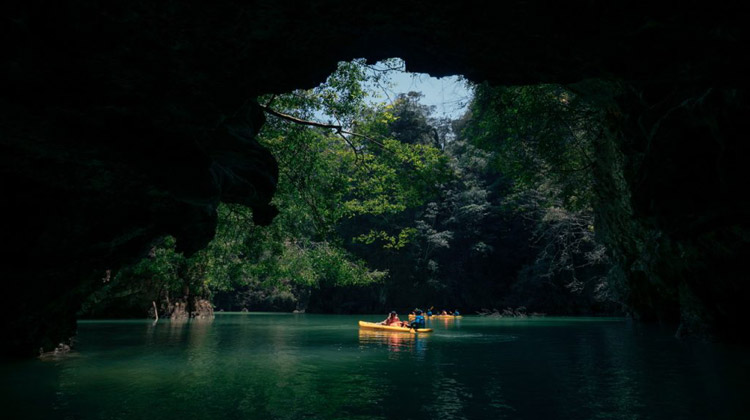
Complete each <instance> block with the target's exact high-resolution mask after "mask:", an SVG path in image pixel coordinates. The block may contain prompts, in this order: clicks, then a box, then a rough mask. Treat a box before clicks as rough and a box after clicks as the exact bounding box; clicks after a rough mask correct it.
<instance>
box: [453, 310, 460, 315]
mask: <svg viewBox="0 0 750 420" xmlns="http://www.w3.org/2000/svg"><path fill="white" fill-rule="evenodd" d="M459 315H461V314H460V313H459V312H458V309H456V310H455V311H453V316H459Z"/></svg>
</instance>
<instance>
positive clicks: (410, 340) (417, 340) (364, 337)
mask: <svg viewBox="0 0 750 420" xmlns="http://www.w3.org/2000/svg"><path fill="white" fill-rule="evenodd" d="M426 339H427V337H426V336H425V335H420V334H407V333H403V332H398V331H379V330H367V329H362V328H360V330H359V344H360V346H365V347H367V346H368V345H379V346H387V348H388V352H389V357H390V358H399V356H400V355H402V354H414V355H416V356H418V357H420V358H423V357H424V353H425V351H426V343H427V341H426Z"/></svg>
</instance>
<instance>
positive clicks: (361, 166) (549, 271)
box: [80, 60, 621, 317]
mask: <svg viewBox="0 0 750 420" xmlns="http://www.w3.org/2000/svg"><path fill="white" fill-rule="evenodd" d="M394 67H395V68H398V67H399V62H398V61H395V60H394V61H391V62H389V63H385V66H384V67H380V68H378V67H375V66H373V65H369V64H367V63H366V62H365V61H364V60H356V61H353V62H348V63H341V64H340V65H339V67H338V69H337V71H336V72H335V73H334V74H332V75H331V76H330V77H329V78H328V80H327V81H326V83H324V84H323V85H321V86H319V87H317V88H315V89H311V90H299V91H295V92H292V93H289V94H284V95H268V96H265V97H261V98H258V102H259V103H260V104H261V106H263V107H264V109H265V110H266V111H267V122H266V124H265V126H264V128H263V130H262V132H261V133H260V135H259V141H260V142H261V143H262V144H263V145H264V146H265V147H267V148H269V149H270V150H271V151H272V152H273V154H274V156H275V157H276V158H277V160H278V162H279V168H280V179H279V185H278V191H277V193H276V196H275V199H274V202H275V205H276V206H277V207H278V208H279V209H280V214H279V215H278V216H277V217H276V219H275V220H274V222H273V224H272V225H271V226H269V227H265V228H261V227H256V226H254V225H253V222H252V214H251V213H250V210H249V209H247V208H244V207H241V206H236V205H222V206H221V207H220V208H219V226H218V229H217V233H216V237H215V239H214V240H213V241H212V242H211V244H210V245H209V247H208V248H206V249H204V250H202V251H199V252H198V253H196V254H194V255H192V256H189V257H187V256H184V255H182V254H180V253H177V252H176V251H175V241H174V239H173V238H171V237H165V238H163V239H162V240H160V241H159V242H157V243H154V244H153V246H152V248H151V249H150V252H149V254H148V256H146V257H145V258H144V259H143V260H141V261H140V262H138V263H137V264H134V265H132V266H130V267H128V268H126V269H124V270H122V271H120V272H119V273H117V274H116V275H115V276H113V277H112V278H105V279H103V282H104V285H103V286H102V287H101V288H100V289H99V290H97V291H95V292H94V293H93V294H92V295H91V296H90V298H89V299H88V301H87V302H86V303H85V305H84V307H83V308H82V310H81V313H80V315H81V316H83V317H128V316H135V317H139V316H145V315H146V314H147V313H148V311H149V310H153V309H152V308H153V307H154V306H156V307H158V310H159V312H160V314H162V316H163V314H167V315H168V314H169V312H170V311H171V309H172V308H173V306H174V303H175V302H184V303H186V304H187V305H194V302H195V300H196V299H206V300H208V301H210V302H212V304H213V305H214V306H215V308H216V309H217V310H227V311H229V310H234V311H236V310H242V309H249V310H282V311H291V310H308V311H315V312H331V313H352V312H379V311H384V310H390V309H391V308H397V309H400V310H404V309H408V308H413V307H415V306H420V307H430V306H434V307H438V308H446V309H453V308H458V309H460V310H462V311H463V312H471V311H477V310H481V309H485V308H486V309H491V308H505V307H513V308H517V307H525V308H526V309H527V310H528V311H529V312H543V313H549V314H598V313H615V312H617V311H619V310H621V305H620V304H619V300H620V295H619V293H618V291H617V289H616V287H613V285H612V284H611V283H610V281H609V279H608V276H607V275H608V272H609V270H610V263H609V261H608V259H607V253H606V250H605V249H604V247H603V246H602V245H601V244H600V243H599V242H598V241H597V239H596V229H595V220H594V216H593V211H592V200H593V198H592V174H591V166H592V160H591V159H592V155H593V153H592V147H594V143H595V139H596V136H597V135H598V133H599V132H600V128H599V126H600V120H601V116H600V112H599V110H597V108H596V107H595V106H592V105H591V104H588V103H585V101H582V100H580V99H579V98H578V97H577V96H576V95H575V94H574V93H573V92H572V91H571V90H569V89H566V88H565V87H563V86H557V85H539V86H523V87H492V86H488V85H476V86H473V87H472V90H473V93H474V96H473V99H472V101H471V104H470V106H469V110H468V111H467V112H466V114H465V115H463V116H462V117H461V118H459V119H457V120H452V121H451V120H448V119H445V118H435V117H433V109H431V108H430V107H428V106H425V105H423V104H422V103H421V102H420V99H421V94H420V93H418V92H410V93H408V94H402V95H399V96H398V97H397V98H393V100H392V101H390V102H389V103H387V104H386V103H382V102H377V101H372V100H370V98H371V97H372V96H373V95H375V94H376V93H377V91H378V89H379V87H380V86H383V85H386V84H388V83H389V81H388V77H389V74H390V72H393V71H399V70H397V69H396V70H394V69H392V68H394Z"/></svg>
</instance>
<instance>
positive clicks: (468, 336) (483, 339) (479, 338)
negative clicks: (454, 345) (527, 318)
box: [435, 333, 518, 343]
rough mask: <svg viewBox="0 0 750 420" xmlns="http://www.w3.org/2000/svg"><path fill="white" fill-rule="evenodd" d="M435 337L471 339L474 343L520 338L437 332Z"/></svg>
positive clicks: (506, 335)
mask: <svg viewBox="0 0 750 420" xmlns="http://www.w3.org/2000/svg"><path fill="white" fill-rule="evenodd" d="M435 337H436V338H439V339H440V340H451V341H453V340H456V341H467V342H469V341H470V342H472V343H506V342H511V341H517V340H518V336H516V335H510V334H481V333H466V334H436V335H435Z"/></svg>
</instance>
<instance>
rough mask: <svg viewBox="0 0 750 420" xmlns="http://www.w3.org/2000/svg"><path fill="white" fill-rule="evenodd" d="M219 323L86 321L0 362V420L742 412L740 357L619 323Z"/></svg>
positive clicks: (746, 379)
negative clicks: (383, 326)
mask: <svg viewBox="0 0 750 420" xmlns="http://www.w3.org/2000/svg"><path fill="white" fill-rule="evenodd" d="M383 317H384V316H326V315H292V314H259V313H243V314H229V313H222V314H218V315H217V317H216V319H215V320H214V321H213V322H206V321H192V322H187V323H172V322H169V321H166V322H164V321H160V322H159V323H158V324H157V325H152V324H151V322H149V321H86V322H80V323H79V335H78V338H77V346H76V349H77V350H76V352H74V353H72V354H71V355H69V356H66V357H64V358H59V359H52V360H45V361H42V360H31V361H24V362H13V363H4V364H2V365H0V384H2V387H3V392H2V393H0V395H2V397H0V403H2V407H3V412H4V413H5V414H4V415H3V418H8V417H6V415H7V414H10V417H11V418H66V419H129V418H152V419H160V420H162V419H191V418H247V419H298V418H311V419H384V418H398V419H423V418H430V419H505V418H507V419H708V418H711V419H740V418H748V417H747V415H748V413H750V411H749V410H750V402H749V401H750V389H749V386H750V357H749V356H748V352H747V351H745V350H743V349H738V348H732V347H728V346H722V345H717V344H708V343H702V342H690V341H679V340H676V339H674V338H673V337H672V335H671V331H668V330H662V329H658V328H654V327H646V326H642V325H637V324H632V323H630V322H626V321H625V320H623V319H616V318H614V319H613V318H607V319H602V318H550V317H548V318H537V319H520V320H516V319H487V318H479V317H464V318H462V319H456V320H451V319H449V320H445V319H442V320H434V321H429V323H430V324H431V325H430V326H431V327H433V328H434V329H435V332H434V333H432V334H424V335H418V336H415V335H412V334H404V333H389V332H379V331H366V330H359V329H358V327H357V320H359V319H362V320H368V321H377V320H380V319H382V318H383Z"/></svg>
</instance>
